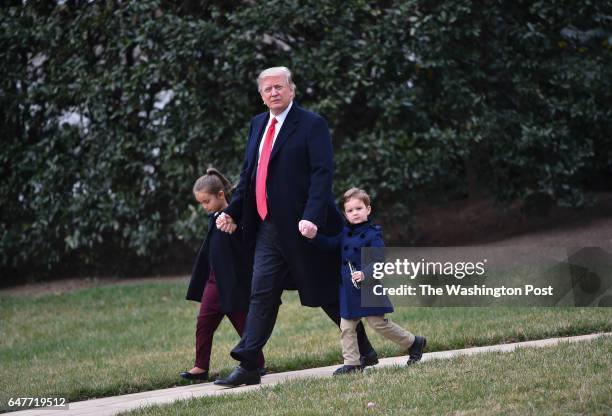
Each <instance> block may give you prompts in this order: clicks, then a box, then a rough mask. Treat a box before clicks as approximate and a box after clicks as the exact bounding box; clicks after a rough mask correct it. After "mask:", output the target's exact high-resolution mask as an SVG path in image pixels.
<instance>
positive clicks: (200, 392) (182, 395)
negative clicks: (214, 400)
mask: <svg viewBox="0 0 612 416" xmlns="http://www.w3.org/2000/svg"><path fill="white" fill-rule="evenodd" d="M603 336H612V332H607V333H600V334H591V335H581V336H576V337H566V338H549V339H543V340H537V341H526V342H515V343H512V344H501V345H491V346H486V347H475V348H465V349H461V350H451V351H438V352H430V353H425V354H423V359H422V361H429V360H438V359H445V358H452V357H457V356H460V355H474V354H482V353H486V352H512V351H514V350H515V349H517V348H542V347H548V346H551V345H556V344H559V343H561V342H581V341H590V340H593V339H596V338H599V337H603ZM404 365H406V357H405V356H402V357H391V358H383V359H381V360H380V363H379V364H378V365H377V366H376V367H390V366H404ZM336 368H338V365H337V364H336V365H332V366H329V367H320V368H311V369H307V370H299V371H289V372H286V373H273V374H268V375H266V376H264V377H263V378H262V380H261V384H260V385H256V386H244V387H238V388H233V389H228V388H223V387H218V386H215V385H214V384H213V383H199V384H191V385H188V386H180V387H174V388H169V389H163V390H153V391H145V392H142V393H134V394H126V395H124V396H116V397H106V398H102V399H92V400H85V401H82V402H74V403H70V404H69V406H68V407H69V409H68V410H46V409H29V410H22V411H17V412H11V413H8V414H9V415H10V416H25V415H30V416H45V415H49V416H60V415H75V416H76V415H78V416H93V415H96V416H103V415H115V414H117V413H120V412H125V411H128V410H133V409H137V408H139V407H143V406H148V405H154V404H167V403H172V402H174V401H176V400H185V399H191V398H194V397H202V396H217V395H221V394H236V393H242V392H245V391H250V390H254V389H258V388H261V386H272V385H275V384H278V383H283V382H285V381H287V380H292V379H298V378H306V377H331V375H332V373H333V372H334V370H335V369H336Z"/></svg>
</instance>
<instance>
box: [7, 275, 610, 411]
mask: <svg viewBox="0 0 612 416" xmlns="http://www.w3.org/2000/svg"><path fill="white" fill-rule="evenodd" d="M185 289H186V282H185V281H177V282H157V283H135V284H129V285H116V286H105V287H96V288H90V289H84V290H80V291H77V292H73V293H67V294H59V295H46V296H42V297H38V298H17V297H7V296H2V297H0V363H1V365H0V409H2V408H3V406H5V404H6V401H7V399H8V398H9V397H15V396H61V397H67V398H68V399H69V400H70V401H76V400H82V399H86V398H92V397H102V396H110V395H118V394H126V393H132V392H138V391H144V390H151V389H157V388H164V387H171V386H176V385H180V384H183V381H182V380H180V379H179V377H178V372H179V371H183V370H186V369H189V368H191V367H192V365H193V359H194V357H193V356H194V331H195V317H196V314H197V309H198V304H196V303H193V302H187V301H184V300H183V299H184V293H185ZM283 302H284V303H283V306H282V307H281V310H280V313H279V319H278V322H277V325H276V328H275V331H274V333H273V335H272V338H271V339H270V342H269V343H268V345H267V347H266V349H265V353H266V359H267V366H268V367H269V368H270V369H271V370H272V371H285V370H291V369H298V368H306V367H316V366H322V365H331V364H334V363H340V362H341V353H340V346H339V332H338V330H337V329H336V327H335V326H333V325H332V323H331V321H329V319H328V318H327V317H326V316H325V314H324V313H323V311H321V310H320V309H312V308H305V307H302V306H300V305H299V302H298V300H297V296H296V293H295V292H286V293H285V295H284V296H283ZM390 317H391V318H392V319H393V320H394V321H395V322H397V323H399V324H400V325H402V326H403V327H405V328H406V329H408V330H410V331H412V332H414V333H416V334H422V335H425V336H427V338H428V349H429V351H435V350H447V349H454V348H461V347H468V346H474V345H488V344H496V343H500V342H510V341H518V340H527V339H540V338H546V337H550V336H560V335H561V336H563V335H576V334H586V333H592V332H598V331H611V330H612V309H610V308H559V309H554V308H503V309H501V308H497V309H496V308H397V311H396V312H395V313H394V314H392V315H390ZM369 335H370V338H371V340H372V343H373V344H374V346H375V347H376V349H377V350H378V352H379V355H381V356H392V355H399V354H401V353H402V352H401V351H399V349H398V347H396V346H395V345H394V344H392V343H390V342H389V341H387V340H385V339H383V338H381V337H379V336H378V335H376V334H374V332H373V331H369ZM237 341H238V336H237V335H236V334H235V332H234V330H233V328H232V327H231V325H230V324H229V323H228V322H227V320H225V321H224V322H223V323H222V325H221V327H220V328H219V330H218V332H217V334H216V336H215V344H214V347H213V356H212V363H211V371H212V372H213V373H214V372H220V373H222V374H226V373H228V372H229V371H230V370H231V369H232V368H233V367H234V366H235V365H236V362H235V361H233V360H232V359H231V358H230V357H229V354H228V352H229V350H230V349H231V347H233V346H234V345H235V343H236V342H237Z"/></svg>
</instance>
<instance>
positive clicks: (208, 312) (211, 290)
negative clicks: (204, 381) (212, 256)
mask: <svg viewBox="0 0 612 416" xmlns="http://www.w3.org/2000/svg"><path fill="white" fill-rule="evenodd" d="M225 315H226V314H225V313H223V312H222V311H221V302H220V301H219V289H218V288H217V282H216V280H215V275H214V273H213V272H212V271H211V273H210V277H209V279H208V282H207V283H206V287H205V288H204V293H203V294H202V302H201V303H200V313H199V314H198V323H197V326H196V359H195V366H196V367H199V368H201V369H203V370H208V368H209V366H210V353H211V351H212V342H213V336H214V335H215V331H216V330H217V328H218V327H219V324H220V323H221V321H222V320H223V317H224V316H225ZM246 316H247V313H246V312H244V311H234V312H230V313H228V314H227V317H228V318H229V320H230V322H231V323H232V325H233V326H234V328H235V329H236V332H238V335H239V336H242V333H243V332H244V327H245V324H246ZM264 364H265V360H264V355H263V353H262V354H260V356H259V359H258V365H259V367H260V368H263V366H264Z"/></svg>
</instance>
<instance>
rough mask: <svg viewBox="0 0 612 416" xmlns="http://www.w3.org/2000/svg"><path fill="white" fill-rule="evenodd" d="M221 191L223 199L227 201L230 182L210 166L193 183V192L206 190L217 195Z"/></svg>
mask: <svg viewBox="0 0 612 416" xmlns="http://www.w3.org/2000/svg"><path fill="white" fill-rule="evenodd" d="M220 191H223V194H224V196H225V200H226V201H227V202H228V203H229V200H230V194H231V192H232V183H231V182H230V181H229V180H228V179H227V178H226V177H225V176H223V175H222V174H221V172H219V171H218V170H217V169H215V168H213V167H212V166H211V167H209V168H208V169H206V174H205V175H203V176H200V177H199V178H198V180H197V181H196V182H195V184H194V185H193V193H194V194H195V193H198V192H206V193H209V194H214V195H217V194H218V193H219V192H220Z"/></svg>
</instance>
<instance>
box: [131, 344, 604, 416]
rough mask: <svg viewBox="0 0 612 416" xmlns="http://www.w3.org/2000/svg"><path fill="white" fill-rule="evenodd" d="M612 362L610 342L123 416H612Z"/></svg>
mask: <svg viewBox="0 0 612 416" xmlns="http://www.w3.org/2000/svg"><path fill="white" fill-rule="evenodd" d="M611 357H612V338H610V337H606V338H604V339H599V340H595V341H593V342H581V343H572V344H569V343H564V344H560V345H557V346H554V347H548V348H543V349H530V348H525V349H519V350H517V351H515V352H513V353H486V354H479V355H475V356H471V357H458V358H454V359H451V360H435V361H427V362H422V363H419V364H417V365H415V366H412V367H394V368H384V369H375V370H372V371H368V372H366V373H364V374H356V375H349V376H342V377H331V378H323V379H302V380H293V381H289V382H287V383H283V384H282V385H276V386H272V387H263V388H262V389H259V390H257V391H253V392H245V393H241V394H232V395H225V396H217V397H204V398H199V399H192V400H186V401H180V402H177V403H174V404H172V405H167V406H154V407H148V408H144V409H141V410H137V411H133V412H129V413H124V415H130V416H156V415H177V414H180V415H181V416H185V415H202V414H213V415H244V414H257V415H295V414H300V415H309V414H312V415H319V414H325V415H393V414H397V415H419V416H420V415H457V416H459V415H579V414H582V415H609V414H610V413H612V391H611V384H610V375H611V374H612V359H611ZM369 403H372V407H368V404H369Z"/></svg>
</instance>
